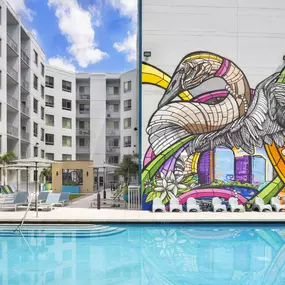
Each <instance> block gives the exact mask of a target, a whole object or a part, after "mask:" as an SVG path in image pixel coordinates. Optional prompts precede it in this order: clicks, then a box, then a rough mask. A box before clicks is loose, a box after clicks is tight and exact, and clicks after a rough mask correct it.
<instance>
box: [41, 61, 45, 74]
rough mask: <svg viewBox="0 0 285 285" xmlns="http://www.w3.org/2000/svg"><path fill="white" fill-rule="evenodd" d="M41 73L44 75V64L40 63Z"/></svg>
mask: <svg viewBox="0 0 285 285" xmlns="http://www.w3.org/2000/svg"><path fill="white" fill-rule="evenodd" d="M41 74H42V76H43V77H44V76H45V66H44V65H43V64H42V63H41Z"/></svg>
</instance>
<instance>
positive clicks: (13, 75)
mask: <svg viewBox="0 0 285 285" xmlns="http://www.w3.org/2000/svg"><path fill="white" fill-rule="evenodd" d="M7 73H8V75H9V76H10V77H11V78H13V79H14V80H15V81H17V82H18V74H19V73H18V71H17V70H15V69H14V68H13V67H12V66H10V65H7Z"/></svg>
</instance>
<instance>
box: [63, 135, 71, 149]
mask: <svg viewBox="0 0 285 285" xmlns="http://www.w3.org/2000/svg"><path fill="white" fill-rule="evenodd" d="M62 146H67V147H71V137H69V136H62Z"/></svg>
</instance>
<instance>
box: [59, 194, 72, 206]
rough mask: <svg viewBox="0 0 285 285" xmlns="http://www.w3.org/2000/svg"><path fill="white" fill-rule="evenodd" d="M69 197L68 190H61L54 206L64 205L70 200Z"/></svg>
mask: <svg viewBox="0 0 285 285" xmlns="http://www.w3.org/2000/svg"><path fill="white" fill-rule="evenodd" d="M69 197H70V193H69V192H62V193H61V194H60V196H59V201H58V204H56V206H60V207H63V206H65V205H68V204H70V203H71V201H70V200H69Z"/></svg>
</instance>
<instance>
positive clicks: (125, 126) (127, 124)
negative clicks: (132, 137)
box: [124, 118, 132, 129]
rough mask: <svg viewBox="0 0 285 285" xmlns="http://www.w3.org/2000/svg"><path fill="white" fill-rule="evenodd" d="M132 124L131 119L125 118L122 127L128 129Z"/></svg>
mask: <svg viewBox="0 0 285 285" xmlns="http://www.w3.org/2000/svg"><path fill="white" fill-rule="evenodd" d="M131 126H132V119H131V118H126V119H124V129H130V128H131Z"/></svg>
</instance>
